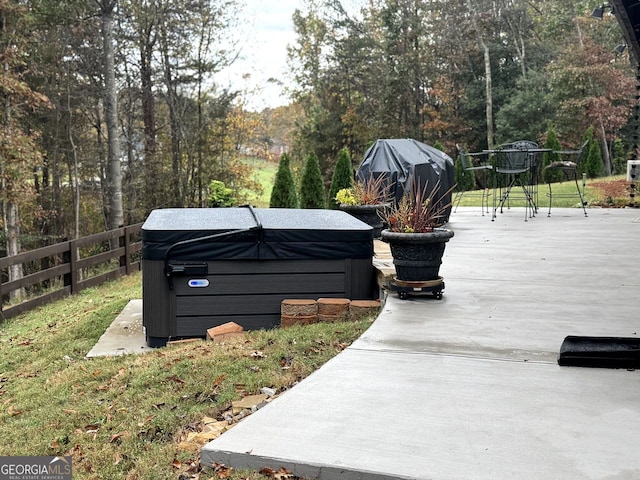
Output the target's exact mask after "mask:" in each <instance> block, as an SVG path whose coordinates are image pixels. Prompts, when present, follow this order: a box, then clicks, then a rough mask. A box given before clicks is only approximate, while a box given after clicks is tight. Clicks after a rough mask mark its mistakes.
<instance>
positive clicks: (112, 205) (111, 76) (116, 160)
mask: <svg viewBox="0 0 640 480" xmlns="http://www.w3.org/2000/svg"><path fill="white" fill-rule="evenodd" d="M115 5H116V1H115V0H102V1H101V2H100V7H101V9H100V17H101V21H102V42H103V52H102V55H103V68H104V89H105V92H104V109H105V122H106V124H107V142H108V162H107V188H108V195H109V198H108V219H107V223H108V227H109V228H110V229H114V228H118V227H120V226H122V225H123V223H124V209H123V205H122V170H121V168H120V137H119V135H118V92H117V90H116V75H115V61H114V47H113V42H114V39H113V11H114V9H115Z"/></svg>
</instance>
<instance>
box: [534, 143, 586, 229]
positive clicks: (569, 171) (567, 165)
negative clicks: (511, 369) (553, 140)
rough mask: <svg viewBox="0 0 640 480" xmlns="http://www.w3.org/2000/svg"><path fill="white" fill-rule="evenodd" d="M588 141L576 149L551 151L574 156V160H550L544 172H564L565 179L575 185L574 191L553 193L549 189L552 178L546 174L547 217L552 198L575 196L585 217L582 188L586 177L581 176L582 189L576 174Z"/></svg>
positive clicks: (583, 188) (578, 174)
mask: <svg viewBox="0 0 640 480" xmlns="http://www.w3.org/2000/svg"><path fill="white" fill-rule="evenodd" d="M588 144H589V141H586V142H584V143H583V144H582V146H581V147H580V148H579V149H578V150H556V151H554V152H553V153H558V154H560V155H567V156H569V157H571V156H573V157H575V159H574V160H563V161H557V162H551V163H550V164H549V165H547V166H546V167H545V168H544V172H562V173H563V174H564V180H565V181H571V180H573V182H574V183H575V185H576V191H575V192H571V193H553V191H552V189H551V183H552V181H551V180H553V178H552V176H551V175H548V176H547V180H548V181H547V185H548V186H549V192H548V193H547V197H549V212H548V213H547V217H550V216H551V203H552V202H553V199H554V198H576V199H580V206H581V207H582V211H583V212H584V216H585V217H587V216H588V215H587V208H586V206H587V202H586V200H585V197H584V190H585V185H586V179H585V176H584V175H581V177H582V189H580V185H579V184H578V176H580V173H579V169H580V163H581V162H582V160H583V158H584V157H585V156H586V150H587V145H588Z"/></svg>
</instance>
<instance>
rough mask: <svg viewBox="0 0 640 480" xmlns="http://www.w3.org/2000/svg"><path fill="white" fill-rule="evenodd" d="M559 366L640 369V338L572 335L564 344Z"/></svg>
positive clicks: (559, 357) (561, 349)
mask: <svg viewBox="0 0 640 480" xmlns="http://www.w3.org/2000/svg"><path fill="white" fill-rule="evenodd" d="M558 365H560V366H565V367H596V368H597V367H599V368H627V369H636V368H640V338H633V337H580V336H573V335H570V336H568V337H566V338H565V339H564V341H563V342H562V346H561V347H560V355H559V356H558Z"/></svg>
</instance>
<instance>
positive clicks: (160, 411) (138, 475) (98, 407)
mask: <svg viewBox="0 0 640 480" xmlns="http://www.w3.org/2000/svg"><path fill="white" fill-rule="evenodd" d="M141 297H142V295H141V274H135V275H131V276H129V277H124V278H122V279H120V280H117V281H114V282H110V283H107V284H104V285H103V286H100V287H97V288H93V289H87V290H85V291H83V292H82V293H80V294H79V295H76V296H73V297H69V298H67V299H64V300H61V301H58V302H55V303H52V304H50V305H48V306H46V307H42V308H39V309H37V310H35V311H33V312H30V313H28V314H24V315H21V316H19V317H16V318H14V319H11V320H9V321H6V322H4V323H2V324H0V401H1V402H2V410H1V411H0V438H2V442H1V443H0V455H11V456H15V455H71V456H72V457H73V469H74V477H73V478H74V479H96V480H98V479H99V480H105V479H129V480H141V479H148V480H152V479H153V480H159V479H176V478H184V479H186V478H199V479H213V478H227V475H228V478H232V479H240V478H243V479H244V478H250V479H251V478H256V479H257V478H265V477H264V476H263V475H261V474H260V473H258V472H254V471H229V470H227V469H226V468H225V467H222V466H218V469H217V471H214V469H212V468H204V469H203V468H202V467H201V466H200V465H199V448H200V446H201V445H202V444H204V443H205V440H204V439H203V438H202V437H201V436H199V435H198V434H199V433H202V431H203V430H205V427H204V426H205V424H206V423H209V422H214V421H223V420H225V418H224V414H225V412H227V410H228V409H229V407H230V405H231V402H232V401H233V400H237V399H239V398H240V397H241V396H242V394H243V392H244V393H246V394H255V393H258V392H259V390H260V388H262V387H271V388H274V389H277V391H278V392H281V391H283V390H286V389H288V388H290V387H291V386H292V385H294V384H295V383H296V382H298V381H299V380H301V379H302V378H304V377H306V376H307V375H309V374H310V373H311V372H312V371H314V370H316V369H317V368H318V367H320V366H321V365H322V364H323V363H324V362H326V361H327V360H328V359H330V358H331V357H333V356H334V355H336V354H337V353H339V352H340V351H342V350H343V349H344V348H345V347H346V346H348V345H349V344H350V343H351V342H352V341H353V340H354V339H356V338H358V337H359V336H360V335H361V334H362V332H363V331H364V330H366V328H367V327H368V326H369V325H370V322H371V320H365V321H361V322H343V323H333V324H331V323H323V324H314V325H308V326H304V327H291V328H286V329H280V328H276V329H273V330H270V331H255V332H248V333H247V334H246V338H244V339H240V340H236V341H230V342H228V343H225V344H213V343H211V342H197V343H191V344H183V345H179V346H170V347H167V348H163V349H158V350H156V351H153V352H151V353H147V354H143V355H127V356H117V357H108V358H94V359H85V355H86V353H87V352H88V351H89V349H91V347H92V346H93V345H94V344H95V342H96V341H97V340H98V338H99V337H100V335H102V333H103V332H104V330H105V329H106V328H107V326H108V325H109V324H110V323H111V322H112V321H113V319H114V318H115V317H116V316H117V315H118V313H119V312H120V311H121V310H122V309H123V308H124V306H125V305H126V304H127V302H128V301H129V300H130V299H133V298H141Z"/></svg>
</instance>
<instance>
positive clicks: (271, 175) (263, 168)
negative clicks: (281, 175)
mask: <svg viewBox="0 0 640 480" xmlns="http://www.w3.org/2000/svg"><path fill="white" fill-rule="evenodd" d="M243 161H244V162H245V163H246V164H248V165H250V166H252V167H253V168H254V179H255V180H256V181H257V182H259V183H260V185H262V193H260V194H259V195H258V194H256V193H250V194H249V198H250V202H251V203H252V204H253V205H255V206H256V207H261V208H268V207H269V202H270V201H271V189H272V188H273V183H274V181H275V177H276V172H277V171H278V163H277V162H270V161H268V160H263V159H260V158H249V157H247V158H245V159H244V160H243Z"/></svg>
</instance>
